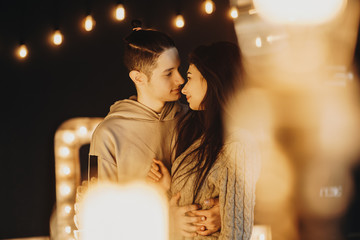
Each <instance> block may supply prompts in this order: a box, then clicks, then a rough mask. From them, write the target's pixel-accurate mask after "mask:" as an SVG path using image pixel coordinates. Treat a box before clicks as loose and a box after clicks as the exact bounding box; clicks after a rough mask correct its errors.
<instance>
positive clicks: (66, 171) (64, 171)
mask: <svg viewBox="0 0 360 240" xmlns="http://www.w3.org/2000/svg"><path fill="white" fill-rule="evenodd" d="M61 173H62V174H63V175H66V176H67V175H70V173H71V169H70V167H69V166H63V167H62V169H61Z"/></svg>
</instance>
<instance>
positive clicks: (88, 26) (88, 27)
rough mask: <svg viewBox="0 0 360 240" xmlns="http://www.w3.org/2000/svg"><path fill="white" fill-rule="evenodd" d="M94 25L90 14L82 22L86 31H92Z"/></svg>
mask: <svg viewBox="0 0 360 240" xmlns="http://www.w3.org/2000/svg"><path fill="white" fill-rule="evenodd" d="M94 26H95V21H94V19H93V17H92V16H91V15H88V16H86V18H85V22H84V29H85V30H86V31H88V32H90V31H92V30H93V28H94Z"/></svg>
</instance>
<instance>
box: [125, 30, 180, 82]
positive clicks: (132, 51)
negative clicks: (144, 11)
mask: <svg viewBox="0 0 360 240" xmlns="http://www.w3.org/2000/svg"><path fill="white" fill-rule="evenodd" d="M173 47H175V43H174V41H173V40H172V39H171V38H170V37H169V36H167V35H166V34H164V33H162V32H159V31H156V30H150V29H148V30H143V29H139V28H135V29H134V30H133V31H132V33H131V34H129V35H128V36H127V37H126V38H125V54H124V63H125V66H126V67H127V69H128V70H129V72H130V71H132V70H137V71H140V72H143V73H145V74H146V75H147V76H148V77H149V78H150V77H151V73H152V70H153V69H154V68H155V67H156V61H157V59H158V57H159V56H160V54H161V53H163V52H164V51H165V50H167V49H169V48H173Z"/></svg>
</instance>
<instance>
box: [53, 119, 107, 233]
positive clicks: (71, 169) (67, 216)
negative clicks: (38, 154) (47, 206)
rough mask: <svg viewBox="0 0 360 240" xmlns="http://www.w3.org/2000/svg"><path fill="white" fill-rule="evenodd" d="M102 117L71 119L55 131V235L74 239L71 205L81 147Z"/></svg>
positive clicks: (87, 142) (72, 209)
mask: <svg viewBox="0 0 360 240" xmlns="http://www.w3.org/2000/svg"><path fill="white" fill-rule="evenodd" d="M102 120H103V118H73V119H69V120H67V121H65V122H64V123H62V124H61V125H60V127H59V128H58V129H57V130H56V133H55V139H54V153H55V179H56V181H55V185H56V235H57V238H58V239H62V240H70V239H74V235H73V230H74V229H75V223H74V203H75V196H76V188H77V187H78V186H79V185H80V184H81V170H80V156H79V155H80V154H79V150H80V148H81V146H83V145H85V144H89V143H90V141H91V136H92V133H93V131H94V130H95V128H96V126H97V125H98V124H99V123H100V122H101V121H102Z"/></svg>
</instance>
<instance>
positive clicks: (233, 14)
mask: <svg viewBox="0 0 360 240" xmlns="http://www.w3.org/2000/svg"><path fill="white" fill-rule="evenodd" d="M230 16H231V17H232V18H233V19H236V18H238V16H239V12H238V10H237V8H236V7H232V8H231V9H230Z"/></svg>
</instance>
